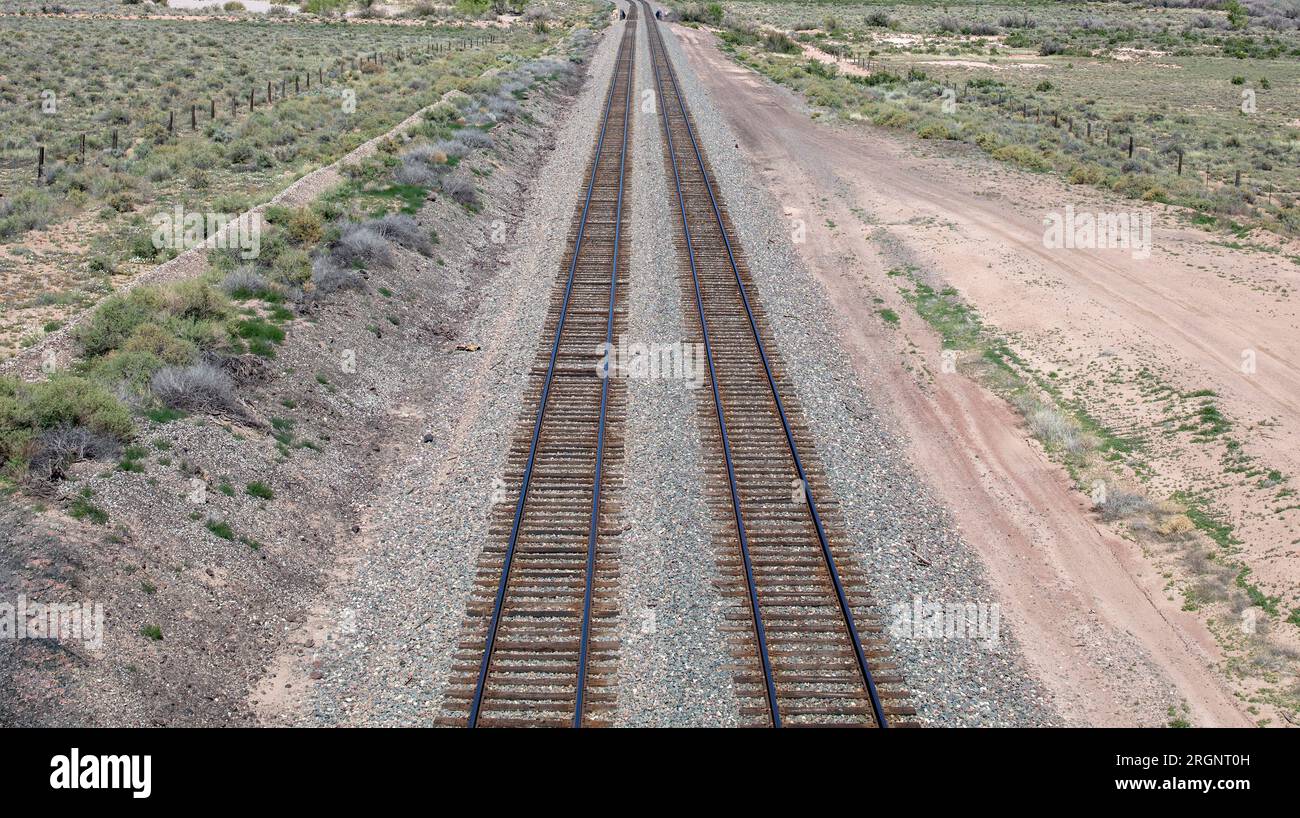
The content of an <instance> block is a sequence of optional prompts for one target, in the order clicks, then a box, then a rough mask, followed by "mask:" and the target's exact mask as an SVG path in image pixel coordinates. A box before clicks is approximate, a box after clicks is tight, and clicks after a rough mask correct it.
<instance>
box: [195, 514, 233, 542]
mask: <svg viewBox="0 0 1300 818" xmlns="http://www.w3.org/2000/svg"><path fill="white" fill-rule="evenodd" d="M203 527H204V528H206V529H207V530H208V531H211V532H212V533H213V534H215V535H216V536H218V537H220V538H221V539H223V540H233V539H234V538H235V532H234V530H233V529H231V527H230V524H229V523H227V522H225V521H224V520H214V519H211V518H209V520H208V521H207V522H206V523H204V524H203Z"/></svg>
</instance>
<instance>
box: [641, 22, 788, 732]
mask: <svg viewBox="0 0 1300 818" xmlns="http://www.w3.org/2000/svg"><path fill="white" fill-rule="evenodd" d="M642 5H644V6H645V7H646V12H647V14H646V18H647V23H646V25H647V29H648V30H652V31H655V32H656V33H657V32H658V27H657V26H656V24H655V23H653V22H650V19H651V18H652V17H653V16H654V15H653V14H651V13H650V8H649V6H648V5H647V4H645V3H644V0H643V2H642ZM650 42H651V59H650V63H651V65H652V66H653V67H654V75H655V85H656V88H657V90H658V91H659V98H660V101H661V104H660V105H659V109H660V115H661V119H662V121H663V126H664V139H665V140H666V141H667V144H668V157H669V161H670V163H671V164H672V166H673V185H674V187H675V188H676V191H677V206H678V209H679V211H680V213H681V220H682V234H683V236H684V237H685V239H686V254H687V258H688V259H689V261H690V265H691V280H692V281H693V282H694V285H695V304H696V307H697V309H698V310H699V313H700V329H701V334H702V336H703V339H704V358H705V360H706V361H707V362H708V365H709V385H710V387H711V388H712V390H713V406H714V409H715V410H716V415H717V418H718V433H719V435H721V437H722V454H723V457H724V459H725V460H726V465H727V482H728V485H729V487H730V490H731V508H732V511H733V513H734V514H735V517H736V535H737V537H738V538H739V539H740V555H741V560H742V562H743V563H744V566H745V584H746V588H747V590H748V593H749V609H750V613H751V614H752V616H753V619H754V636H755V638H756V639H757V641H758V655H759V659H760V662H761V663H762V667H763V682H764V686H765V688H766V690H767V701H768V709H769V711H770V713H771V719H772V726H773V727H780V726H781V712H780V706H779V705H778V704H777V700H776V681H775V679H774V678H773V676H772V659H771V657H770V656H769V655H768V650H767V633H766V631H765V630H764V628H763V613H762V610H761V609H760V607H759V601H758V588H757V585H756V583H755V582H754V565H753V561H752V559H751V558H750V553H749V538H748V535H747V534H746V531H745V522H744V512H742V511H741V509H740V492H739V489H738V488H737V486H736V469H735V465H734V464H733V463H732V460H731V442H730V439H729V438H728V437H727V424H726V421H725V420H724V419H723V410H722V396H721V394H720V393H719V392H718V379H717V377H716V376H715V370H714V366H713V343H712V341H711V339H710V338H709V323H708V321H707V320H706V319H705V317H704V302H703V300H702V297H701V294H700V278H699V273H698V270H697V268H696V264H695V248H694V243H693V241H692V239H691V228H690V225H689V224H688V221H687V218H686V198H685V196H684V195H683V193H682V179H681V174H680V173H679V172H678V170H677V151H676V148H675V147H674V145H673V135H672V130H671V128H670V127H669V124H668V108H667V106H666V105H664V104H662V100H663V98H664V93H663V79H662V77H661V76H660V73H659V63H658V61H657V60H655V59H654V38H653V37H651V38H650ZM660 45H661V47H662V43H661V44H660Z"/></svg>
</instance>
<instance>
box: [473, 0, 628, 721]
mask: <svg viewBox="0 0 1300 818" xmlns="http://www.w3.org/2000/svg"><path fill="white" fill-rule="evenodd" d="M636 23H637V20H636V17H635V15H628V17H627V20H626V22H625V26H632V27H633V30H634V31H635V26H636ZM629 42H630V43H631V48H632V57H633V58H635V54H636V38H635V34H633V36H632V37H631V38H629V37H627V36H624V38H623V40H622V41H621V42H620V43H619V50H618V54H617V56H616V57H615V61H614V62H615V65H618V64H619V63H620V62H622V61H623V56H624V52H625V50H626V49H627V48H628V47H629ZM633 66H634V59H629V60H628V68H627V73H628V78H627V92H626V94H625V99H628V100H630V94H631V87H632V78H633V76H634V74H633ZM618 80H619V75H618V71H617V70H616V71H615V73H614V75H613V77H612V78H611V79H610V84H609V91H608V92H607V94H606V98H605V107H604V112H603V114H602V116H601V124H600V135H599V137H598V138H597V141H596V151H595V155H594V158H593V159H592V165H591V176H590V178H589V179H588V180H587V190H586V194H585V196H584V198H583V203H582V215H581V217H580V219H579V224H578V234H577V238H576V239H575V241H574V248H573V257H572V259H571V260H570V262H569V268H568V273H567V278H566V281H565V286H564V297H563V300H562V302H561V305H560V314H559V320H558V322H557V325H556V328H555V338H554V340H553V342H552V344H551V353H550V360H549V362H548V364H547V368H546V378H545V380H544V382H543V385H542V394H541V399H540V400H539V402H538V406H537V417H536V419H535V421H534V423H533V433H532V438H531V440H530V442H529V448H528V460H527V464H526V465H525V467H524V474H523V481H522V485H521V486H520V490H519V501H518V503H517V504H516V505H515V514H514V520H513V522H512V524H511V528H510V539H509V541H508V544H507V546H506V553H505V558H504V562H503V564H502V567H501V580H500V582H499V584H498V586H497V592H496V598H495V600H494V602H493V606H492V618H491V620H490V621H489V623H488V631H487V638H486V641H485V643H484V648H483V659H482V662H481V663H480V665H479V673H478V679H477V681H476V683H475V686H474V698H473V700H472V702H471V704H470V713H469V723H468V726H469V727H475V726H477V724H478V718H479V712H480V709H481V707H482V704H483V694H484V690H485V688H486V686H487V681H488V676H489V672H490V670H491V662H492V652H493V647H494V645H495V642H496V636H497V630H498V627H499V626H500V623H501V614H502V610H503V607H504V605H505V599H506V590H507V588H508V587H509V583H510V567H511V564H512V563H513V561H514V555H515V548H516V546H517V544H518V541H519V530H520V525H521V523H522V521H523V515H524V506H525V504H526V503H527V500H528V489H529V485H530V483H531V480H532V473H533V466H534V464H535V463H536V459H537V447H538V442H539V440H540V438H541V432H542V421H543V419H544V417H545V413H546V405H547V399H548V398H549V396H550V391H551V383H552V380H553V379H554V376H555V365H556V360H557V359H558V357H559V352H560V341H561V338H562V336H563V334H564V327H565V323H566V320H567V318H568V309H569V298H570V296H571V295H572V293H573V283H574V278H575V275H576V271H577V267H578V258H579V256H580V255H581V251H582V243H583V239H584V237H585V235H586V228H587V217H588V215H589V213H590V209H591V199H592V193H593V191H594V190H595V186H596V176H597V173H598V172H599V169H600V156H601V153H602V150H603V148H604V145H605V136H606V132H607V130H608V126H609V118H610V116H609V114H610V110H611V108H612V106H613V102H614V91H615V89H616V88H617V85H618ZM627 137H628V116H627V109H626V107H625V109H624V112H623V132H622V138H623V142H622V147H621V149H620V157H619V179H618V188H619V203H618V207H619V211H620V213H621V211H622V206H623V204H622V203H623V185H624V178H625V171H626V159H627ZM615 235H616V236H617V235H618V232H617V230H616V234H615ZM616 242H617V238H616ZM615 248H616V252H615V253H614V262H613V269H614V271H615V272H614V278H613V279H612V280H611V282H610V301H609V304H610V306H609V317H608V323H607V330H606V335H607V337H608V335H609V334H610V333H611V332H612V329H613V317H614V296H615V289H614V288H615V285H616V282H617V277H618V276H617V269H618V253H617V244H616V245H615ZM603 380H604V383H603V384H602V385H601V411H600V420H599V423H600V426H599V429H598V430H597V436H598V444H597V449H598V456H597V463H596V474H595V490H594V492H593V499H592V515H591V531H590V534H589V539H588V555H587V576H586V578H585V593H584V609H583V623H582V641H581V645H580V648H579V650H580V653H579V671H578V674H579V675H578V693H577V704H576V706H575V709H574V718H573V724H574V726H575V727H578V726H581V724H582V706H583V691H582V688H583V684H584V678H583V677H584V675H585V672H586V666H587V662H586V658H587V648H588V641H589V636H590V622H591V599H592V587H593V579H592V574H593V572H594V570H595V540H596V536H597V526H598V518H599V503H600V480H601V469H600V459H599V458H600V455H603V452H604V434H605V428H604V427H605V407H606V401H607V397H608V388H609V379H608V378H604V379H603Z"/></svg>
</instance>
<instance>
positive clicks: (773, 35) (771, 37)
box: [763, 31, 802, 54]
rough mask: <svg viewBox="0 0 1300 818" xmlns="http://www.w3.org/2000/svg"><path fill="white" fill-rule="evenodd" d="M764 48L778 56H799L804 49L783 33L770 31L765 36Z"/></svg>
mask: <svg viewBox="0 0 1300 818" xmlns="http://www.w3.org/2000/svg"><path fill="white" fill-rule="evenodd" d="M763 48H765V49H767V50H768V51H775V52H776V53H778V54H798V53H799V52H800V51H801V50H802V49H801V48H799V44H798V43H796V42H795V41H794V40H792V39H790V36H789V35H788V34H786V33H785V32H783V31H769V32H767V33H766V34H764V35H763Z"/></svg>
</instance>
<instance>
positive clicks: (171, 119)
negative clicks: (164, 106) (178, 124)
mask: <svg viewBox="0 0 1300 818" xmlns="http://www.w3.org/2000/svg"><path fill="white" fill-rule="evenodd" d="M175 120H176V112H175V111H168V112H167V133H171V132H172V126H173V125H174V124H175Z"/></svg>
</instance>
